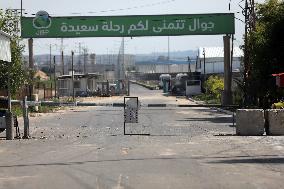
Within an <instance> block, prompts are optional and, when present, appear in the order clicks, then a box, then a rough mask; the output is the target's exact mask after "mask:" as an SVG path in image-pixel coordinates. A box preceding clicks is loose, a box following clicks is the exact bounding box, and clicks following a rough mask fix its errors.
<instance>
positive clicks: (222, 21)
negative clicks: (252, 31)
mask: <svg viewBox="0 0 284 189" xmlns="http://www.w3.org/2000/svg"><path fill="white" fill-rule="evenodd" d="M21 26H22V34H21V35H22V37H23V38H69V37H134V36H177V35H218V34H234V33H235V19H234V14H231V13H229V14H227V13H224V14H223V13H218V14H186V15H184V14H183V15H181V14H177V15H141V16H138V15H137V16H92V17H87V16H83V17H82V16H77V17H50V16H49V15H48V14H47V13H46V12H45V11H40V12H38V13H37V14H36V16H35V17H23V18H22V24H21Z"/></svg>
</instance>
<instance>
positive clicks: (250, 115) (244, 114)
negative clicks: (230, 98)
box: [236, 109, 265, 136]
mask: <svg viewBox="0 0 284 189" xmlns="http://www.w3.org/2000/svg"><path fill="white" fill-rule="evenodd" d="M264 124H265V119H264V110H262V109H238V110H237V112H236V133H237V135H245V136H248V135H263V134H264Z"/></svg>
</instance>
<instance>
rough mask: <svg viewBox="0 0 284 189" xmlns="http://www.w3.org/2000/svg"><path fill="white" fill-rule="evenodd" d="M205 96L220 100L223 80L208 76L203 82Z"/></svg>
mask: <svg viewBox="0 0 284 189" xmlns="http://www.w3.org/2000/svg"><path fill="white" fill-rule="evenodd" d="M205 89H206V94H208V95H210V96H211V97H212V98H213V99H218V100H221V91H222V90H224V80H223V78H220V77H218V76H210V77H209V78H208V80H207V81H206V82H205Z"/></svg>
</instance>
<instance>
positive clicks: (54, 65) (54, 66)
mask: <svg viewBox="0 0 284 189" xmlns="http://www.w3.org/2000/svg"><path fill="white" fill-rule="evenodd" d="M53 69H54V96H55V97H56V96H57V94H56V63H55V56H53Z"/></svg>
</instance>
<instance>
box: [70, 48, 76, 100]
mask: <svg viewBox="0 0 284 189" xmlns="http://www.w3.org/2000/svg"><path fill="white" fill-rule="evenodd" d="M71 72H72V99H73V102H75V90H74V51H72V52H71Z"/></svg>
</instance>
